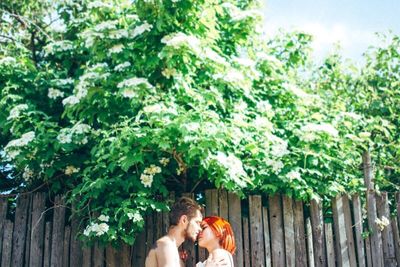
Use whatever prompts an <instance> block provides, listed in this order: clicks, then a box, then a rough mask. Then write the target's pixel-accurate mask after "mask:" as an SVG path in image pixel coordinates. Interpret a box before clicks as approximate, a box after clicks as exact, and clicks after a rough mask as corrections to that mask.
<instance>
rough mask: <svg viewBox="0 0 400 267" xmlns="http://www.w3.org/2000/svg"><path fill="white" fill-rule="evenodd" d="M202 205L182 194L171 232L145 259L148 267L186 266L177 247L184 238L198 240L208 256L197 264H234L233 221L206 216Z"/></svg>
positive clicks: (204, 266) (173, 209) (200, 266)
mask: <svg viewBox="0 0 400 267" xmlns="http://www.w3.org/2000/svg"><path fill="white" fill-rule="evenodd" d="M202 211H203V208H202V207H201V206H200V205H199V204H197V203H196V202H195V201H194V200H192V199H190V198H187V197H181V198H180V199H179V200H178V201H177V202H175V204H174V205H173V206H172V207H171V211H170V213H169V220H170V226H169V229H168V233H167V234H166V235H165V236H163V237H161V238H160V239H158V240H157V241H156V243H155V244H154V245H153V247H152V249H151V250H150V251H149V254H148V255H147V258H146V264H145V266H146V267H183V266H184V263H183V261H182V260H181V258H180V256H179V252H178V247H179V246H180V245H181V244H182V243H183V242H184V241H185V240H192V241H193V242H194V241H196V240H197V241H198V244H199V246H200V247H203V248H206V249H207V250H208V253H209V257H208V258H207V260H206V261H204V262H199V263H197V264H196V267H219V266H225V267H233V259H232V255H233V253H234V252H235V249H236V246H235V239H234V236H233V231H232V228H231V226H230V224H229V223H228V222H227V221H226V220H224V219H223V218H221V217H217V216H210V217H205V218H204V219H203V215H202Z"/></svg>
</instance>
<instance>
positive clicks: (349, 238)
mask: <svg viewBox="0 0 400 267" xmlns="http://www.w3.org/2000/svg"><path fill="white" fill-rule="evenodd" d="M342 203H343V215H344V223H345V225H346V226H345V229H346V242H347V247H348V251H349V261H350V266H351V267H353V266H354V267H357V257H356V251H355V247H354V237H353V223H352V221H351V211H350V200H349V197H348V196H347V195H343V196H342Z"/></svg>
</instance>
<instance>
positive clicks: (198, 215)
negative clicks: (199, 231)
mask: <svg viewBox="0 0 400 267" xmlns="http://www.w3.org/2000/svg"><path fill="white" fill-rule="evenodd" d="M193 219H195V220H196V221H199V220H200V221H202V220H203V214H201V212H200V211H199V210H197V211H196V216H195V217H194V218H193Z"/></svg>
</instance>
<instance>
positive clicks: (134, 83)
mask: <svg viewBox="0 0 400 267" xmlns="http://www.w3.org/2000/svg"><path fill="white" fill-rule="evenodd" d="M138 86H144V87H146V88H153V85H151V84H150V83H149V81H148V80H147V79H145V78H137V77H134V78H130V79H126V80H123V81H122V82H120V83H118V85H117V87H118V88H132V87H133V88H135V87H138Z"/></svg>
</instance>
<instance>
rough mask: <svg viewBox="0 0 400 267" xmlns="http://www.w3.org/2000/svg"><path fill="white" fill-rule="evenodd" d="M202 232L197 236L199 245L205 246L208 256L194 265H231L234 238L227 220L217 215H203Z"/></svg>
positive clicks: (234, 247)
mask: <svg viewBox="0 0 400 267" xmlns="http://www.w3.org/2000/svg"><path fill="white" fill-rule="evenodd" d="M202 228H203V230H202V232H201V233H200V234H199V236H198V244H199V246H200V247H203V248H206V249H207V250H208V253H209V257H208V258H207V260H206V261H205V262H199V263H197V264H196V267H211V266H227V267H233V259H232V255H233V254H234V253H235V250H236V246H235V238H234V236H233V231H232V228H231V225H230V224H229V222H227V221H226V220H225V219H223V218H221V217H217V216H210V217H205V218H204V219H203V222H202Z"/></svg>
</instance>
